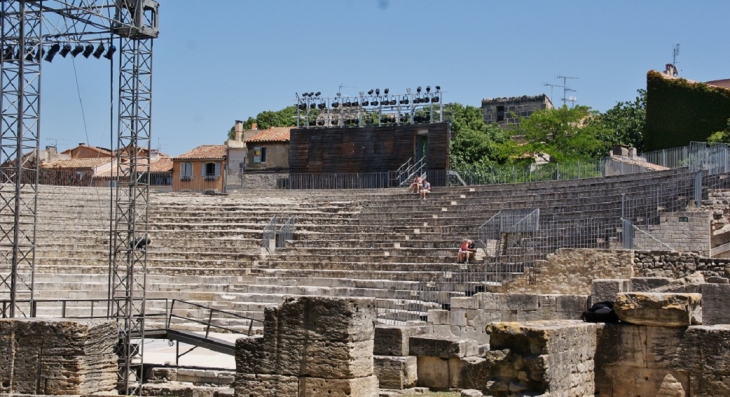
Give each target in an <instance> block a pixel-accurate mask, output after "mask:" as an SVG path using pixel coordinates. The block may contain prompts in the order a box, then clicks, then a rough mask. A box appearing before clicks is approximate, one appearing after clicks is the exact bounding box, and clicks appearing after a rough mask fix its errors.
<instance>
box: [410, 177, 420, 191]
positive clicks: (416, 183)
mask: <svg viewBox="0 0 730 397" xmlns="http://www.w3.org/2000/svg"><path fill="white" fill-rule="evenodd" d="M421 186H422V185H421V177H420V176H418V175H416V177H415V178H413V183H411V187H409V188H408V193H420V192H421Z"/></svg>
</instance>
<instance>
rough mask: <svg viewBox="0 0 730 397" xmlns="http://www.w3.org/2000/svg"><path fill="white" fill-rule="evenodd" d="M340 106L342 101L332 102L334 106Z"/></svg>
mask: <svg viewBox="0 0 730 397" xmlns="http://www.w3.org/2000/svg"><path fill="white" fill-rule="evenodd" d="M339 106H340V103H339V102H332V107H333V108H337V107H339Z"/></svg>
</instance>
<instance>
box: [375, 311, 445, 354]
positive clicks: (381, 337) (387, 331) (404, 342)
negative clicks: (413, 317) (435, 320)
mask: <svg viewBox="0 0 730 397" xmlns="http://www.w3.org/2000/svg"><path fill="white" fill-rule="evenodd" d="M444 311H445V312H446V313H448V311H446V310H444ZM429 315H430V313H429ZM427 331H428V326H426V325H405V326H404V325H379V326H377V327H375V342H374V343H375V346H374V350H373V354H376V355H380V356H407V355H408V351H409V347H408V346H409V344H408V341H409V339H410V338H411V337H412V336H415V335H420V334H424V333H426V332H427Z"/></svg>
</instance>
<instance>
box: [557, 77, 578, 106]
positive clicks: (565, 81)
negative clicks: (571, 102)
mask: <svg viewBox="0 0 730 397" xmlns="http://www.w3.org/2000/svg"><path fill="white" fill-rule="evenodd" d="M558 78H559V79H563V85H562V87H563V105H565V104H566V103H567V102H568V93H569V92H575V90H574V89H571V88H568V79H573V80H578V78H577V77H570V76H558Z"/></svg>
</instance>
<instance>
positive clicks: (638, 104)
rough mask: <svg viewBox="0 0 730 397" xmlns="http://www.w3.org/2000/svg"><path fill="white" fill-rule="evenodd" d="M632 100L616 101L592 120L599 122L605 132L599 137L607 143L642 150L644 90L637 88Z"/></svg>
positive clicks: (644, 122)
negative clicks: (614, 104) (636, 94)
mask: <svg viewBox="0 0 730 397" xmlns="http://www.w3.org/2000/svg"><path fill="white" fill-rule="evenodd" d="M637 92H638V93H639V95H638V96H637V97H636V99H634V101H633V102H618V103H617V104H616V106H614V107H613V108H611V109H609V110H607V111H606V112H605V113H603V114H601V115H600V116H599V117H597V118H596V119H595V120H594V121H593V122H594V123H597V124H600V125H601V126H602V127H603V128H604V129H605V130H607V134H606V135H605V136H602V137H601V139H602V140H603V141H604V142H606V143H607V144H608V145H610V146H613V145H617V144H621V145H628V146H633V147H635V148H636V149H638V150H639V151H640V152H641V151H643V150H644V126H645V125H646V90H643V89H642V90H637Z"/></svg>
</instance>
